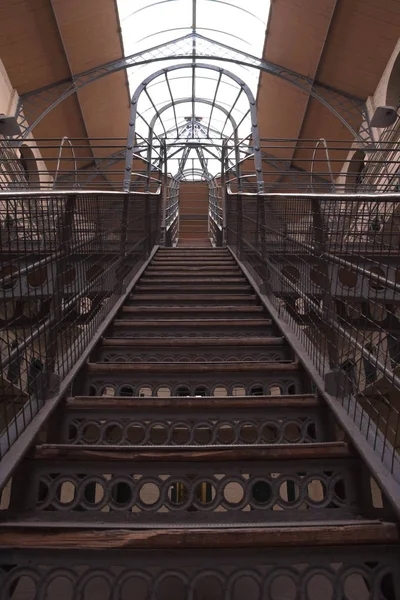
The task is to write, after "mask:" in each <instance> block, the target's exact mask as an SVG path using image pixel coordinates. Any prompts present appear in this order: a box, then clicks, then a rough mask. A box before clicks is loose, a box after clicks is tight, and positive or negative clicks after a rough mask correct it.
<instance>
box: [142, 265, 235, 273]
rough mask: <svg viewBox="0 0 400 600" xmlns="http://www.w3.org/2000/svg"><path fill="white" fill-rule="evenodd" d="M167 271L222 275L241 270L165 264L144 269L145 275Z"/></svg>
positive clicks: (229, 267) (227, 266) (224, 266)
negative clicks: (220, 273)
mask: <svg viewBox="0 0 400 600" xmlns="http://www.w3.org/2000/svg"><path fill="white" fill-rule="evenodd" d="M167 271H173V272H174V273H186V272H188V273H192V272H194V273H203V272H204V273H210V272H216V273H219V272H222V273H227V272H228V273H230V272H232V273H233V272H234V273H241V270H240V269H239V267H238V266H237V265H222V266H219V265H200V264H199V265H197V266H193V265H190V266H188V265H187V264H186V265H178V266H177V267H176V266H175V265H171V264H165V265H153V264H151V265H150V266H149V267H147V269H146V273H165V272H167Z"/></svg>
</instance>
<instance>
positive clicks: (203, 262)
mask: <svg viewBox="0 0 400 600" xmlns="http://www.w3.org/2000/svg"><path fill="white" fill-rule="evenodd" d="M150 264H151V265H152V266H157V267H162V266H165V265H171V266H177V267H178V266H182V267H186V266H187V265H188V261H187V259H182V258H173V257H172V256H171V257H165V258H153V260H152V261H151V263H150ZM190 264H191V265H192V266H196V265H199V266H203V267H208V266H210V267H213V266H215V267H231V266H234V265H236V264H237V263H236V262H235V261H234V260H233V258H226V259H221V258H203V259H192V260H191V261H190Z"/></svg>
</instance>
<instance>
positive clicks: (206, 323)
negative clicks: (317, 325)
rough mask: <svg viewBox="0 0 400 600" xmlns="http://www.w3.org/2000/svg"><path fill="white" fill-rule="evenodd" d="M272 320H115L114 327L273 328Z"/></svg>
mask: <svg viewBox="0 0 400 600" xmlns="http://www.w3.org/2000/svg"><path fill="white" fill-rule="evenodd" d="M271 325H272V321H271V320H270V319H189V320H187V319H154V320H153V321H150V320H146V321H143V320H140V319H139V320H137V321H135V320H134V319H130V320H127V319H115V321H114V322H113V326H114V327H129V328H132V327H137V328H139V329H140V328H141V327H165V326H168V327H178V326H179V327H213V326H216V327H217V326H218V327H243V326H246V327H266V326H271Z"/></svg>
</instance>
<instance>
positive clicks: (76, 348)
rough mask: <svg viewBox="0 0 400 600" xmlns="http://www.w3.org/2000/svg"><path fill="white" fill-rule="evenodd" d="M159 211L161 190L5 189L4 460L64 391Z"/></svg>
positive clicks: (0, 244) (155, 231)
mask: <svg viewBox="0 0 400 600" xmlns="http://www.w3.org/2000/svg"><path fill="white" fill-rule="evenodd" d="M160 210H161V194H160V192H156V193H152V192H147V193H140V192H134V193H126V194H124V193H120V192H106V191H97V192H91V191H81V190H75V191H69V192H62V191H55V192H48V191H43V192H40V191H25V192H2V193H1V194H0V249H1V258H0V295H1V302H0V307H1V308H0V310H1V314H0V327H1V332H0V336H1V340H0V343H1V379H0V393H1V405H0V455H1V457H4V456H5V455H6V454H7V452H8V451H9V449H10V448H11V447H12V445H13V444H14V443H15V442H16V441H17V440H18V439H19V438H20V436H21V435H22V434H23V433H24V431H25V430H26V428H27V427H28V425H29V424H30V423H31V422H32V420H33V419H34V418H35V416H36V415H37V414H38V412H39V411H43V412H44V413H46V412H47V411H49V410H50V407H51V406H54V405H55V404H56V403H57V399H59V398H60V397H61V395H62V393H65V390H66V389H67V388H68V385H69V383H70V381H71V378H72V377H73V374H74V373H75V372H76V368H77V364H78V363H79V361H82V358H83V357H84V356H85V352H87V350H88V348H89V346H90V344H91V343H92V342H93V339H94V337H95V336H96V334H98V332H99V327H101V326H104V325H105V323H106V322H107V319H109V318H110V315H112V314H113V311H114V312H115V310H116V309H117V307H118V306H119V304H120V303H121V299H122V300H123V299H124V298H125V297H126V294H127V293H128V291H129V289H130V287H131V285H132V282H133V280H134V277H135V275H136V274H137V272H138V270H139V269H140V267H142V265H143V264H145V262H146V260H147V258H148V257H149V256H150V254H151V252H152V250H153V248H154V247H155V245H156V243H157V242H158V237H159V233H160V225H159V224H160V216H161V215H160ZM32 435H33V433H32Z"/></svg>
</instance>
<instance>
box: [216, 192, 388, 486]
mask: <svg viewBox="0 0 400 600" xmlns="http://www.w3.org/2000/svg"><path fill="white" fill-rule="evenodd" d="M227 207H228V213H227V236H228V244H229V245H230V246H231V247H232V249H233V250H234V252H235V253H236V255H237V256H238V257H239V258H241V259H242V260H244V261H245V262H247V263H249V264H250V265H251V266H252V267H253V269H254V270H255V271H256V272H257V274H258V275H259V276H260V278H261V280H262V281H263V284H264V286H265V290H266V293H267V295H268V297H269V299H270V300H271V302H272V303H273V305H274V306H275V308H276V309H277V311H278V314H279V316H280V318H281V319H282V320H283V321H285V322H286V323H288V324H289V325H290V327H291V328H292V330H293V331H294V332H295V334H296V336H297V338H298V339H299V340H300V341H301V342H302V344H303V346H304V347H305V348H306V349H307V352H308V355H309V358H310V361H311V362H312V364H313V365H314V367H316V368H317V369H318V371H319V373H320V375H322V376H324V377H325V382H326V389H327V391H329V392H330V393H331V394H332V395H334V396H336V397H337V398H338V401H339V402H340V403H341V405H342V407H343V408H344V409H345V410H346V412H347V414H348V416H350V417H351V418H352V420H353V422H354V423H356V424H357V426H358V427H359V429H360V431H361V432H362V434H363V436H365V438H366V439H367V440H368V441H369V442H370V443H371V444H372V445H373V447H374V449H375V451H376V452H377V453H378V454H379V456H380V457H381V459H382V461H383V462H384V463H385V464H386V466H387V467H388V468H389V469H390V471H391V472H392V473H393V474H395V476H396V478H397V477H398V466H399V465H398V450H399V447H400V377H399V375H400V325H399V318H400V293H399V292H400V269H399V264H398V255H399V245H400V226H399V224H400V220H399V219H400V217H399V210H400V196H398V195H395V194H390V195H388V194H387V195H378V194H377V195H373V196H372V195H370V196H367V195H320V196H317V195H301V194H299V195H272V194H265V195H255V194H241V195H231V196H229V201H228V202H227Z"/></svg>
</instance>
